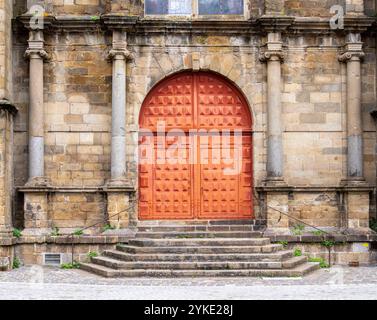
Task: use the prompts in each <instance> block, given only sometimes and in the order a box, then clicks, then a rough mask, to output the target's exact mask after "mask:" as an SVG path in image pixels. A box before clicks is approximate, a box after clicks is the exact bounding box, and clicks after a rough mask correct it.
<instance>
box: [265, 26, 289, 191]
mask: <svg viewBox="0 0 377 320" xmlns="http://www.w3.org/2000/svg"><path fill="white" fill-rule="evenodd" d="M282 46H283V44H282V41H281V35H280V33H274V32H271V33H269V34H268V41H267V50H266V51H265V52H264V53H263V54H262V56H261V61H265V62H267V104H268V105H267V139H268V141H267V179H266V182H267V184H273V185H285V183H284V176H283V166H284V163H283V161H284V158H283V141H282V115H281V108H282V107H281V62H282V61H283V59H284V55H283V51H282Z"/></svg>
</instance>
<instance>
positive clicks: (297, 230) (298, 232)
mask: <svg viewBox="0 0 377 320" xmlns="http://www.w3.org/2000/svg"><path fill="white" fill-rule="evenodd" d="M304 230H305V226H304V225H303V224H300V223H298V224H295V225H294V226H293V227H292V233H293V234H294V235H295V236H301V235H302V233H303V232H304Z"/></svg>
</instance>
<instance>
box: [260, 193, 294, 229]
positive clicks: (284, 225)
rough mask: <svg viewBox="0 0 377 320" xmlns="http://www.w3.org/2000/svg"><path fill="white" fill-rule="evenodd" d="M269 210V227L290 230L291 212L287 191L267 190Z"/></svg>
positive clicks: (266, 199) (266, 198) (266, 197)
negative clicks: (289, 216)
mask: <svg viewBox="0 0 377 320" xmlns="http://www.w3.org/2000/svg"><path fill="white" fill-rule="evenodd" d="M265 201H266V202H265V203H266V211H267V229H271V230H275V231H276V230H277V229H279V230H281V232H282V233H285V232H286V231H287V230H288V231H289V218H288V216H286V215H285V214H284V213H288V212H289V206H288V193H287V192H267V193H266V196H265Z"/></svg>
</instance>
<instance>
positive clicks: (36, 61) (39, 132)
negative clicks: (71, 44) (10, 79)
mask: <svg viewBox="0 0 377 320" xmlns="http://www.w3.org/2000/svg"><path fill="white" fill-rule="evenodd" d="M29 101H30V103H29V179H32V178H36V177H43V176H44V106H43V59H42V57H41V56H40V55H39V54H38V53H33V54H31V55H30V75H29Z"/></svg>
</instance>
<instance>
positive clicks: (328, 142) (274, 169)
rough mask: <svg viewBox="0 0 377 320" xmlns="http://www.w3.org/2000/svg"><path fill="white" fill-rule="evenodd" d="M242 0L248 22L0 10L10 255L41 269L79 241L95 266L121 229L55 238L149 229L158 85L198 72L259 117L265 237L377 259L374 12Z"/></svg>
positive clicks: (258, 177) (61, 8) (6, 3)
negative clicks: (152, 99)
mask: <svg viewBox="0 0 377 320" xmlns="http://www.w3.org/2000/svg"><path fill="white" fill-rule="evenodd" d="M242 3H243V8H242V14H236V15H234V14H220V15H219V14H200V12H198V11H195V13H194V14H185V15H169V14H161V15H155V14H154V15H148V14H147V12H145V5H146V4H145V3H144V1H142V0H44V1H43V0H41V1H23V0H2V1H0V10H1V13H2V14H1V15H0V19H1V20H0V25H1V33H0V45H1V48H2V50H1V51H0V94H1V97H0V98H1V99H3V100H1V101H2V102H1V104H0V108H1V113H0V125H1V127H0V130H1V131H0V132H1V135H0V138H1V141H0V161H1V162H0V169H1V171H0V179H1V180H0V181H1V186H2V187H1V190H0V193H1V197H0V200H1V203H0V233H1V235H2V240H1V241H2V242H1V246H0V256H3V257H5V258H6V259H7V258H8V260H9V261H11V260H12V259H13V258H12V257H13V255H14V254H16V255H18V256H19V257H20V258H21V259H22V260H23V261H25V263H43V253H46V252H51V253H54V252H63V253H68V252H69V250H70V242H69V241H76V242H77V243H78V244H77V247H78V248H77V252H78V253H80V254H83V255H85V253H86V252H88V251H90V250H92V249H91V248H96V249H97V250H99V251H100V250H102V249H103V248H105V247H107V246H110V247H111V246H113V245H114V244H115V243H117V242H119V241H120V240H121V238H120V237H122V235H123V233H119V234H121V235H119V234H118V235H116V233H115V232H114V233H113V235H107V236H105V235H103V236H102V237H94V236H93V237H90V236H88V237H86V238H83V239H80V238H75V240H72V239H71V240H70V239H69V238H61V239H59V238H52V237H51V232H52V230H54V229H55V228H59V230H60V232H61V233H62V234H64V233H66V234H69V233H71V232H72V231H74V230H77V229H80V228H85V227H89V226H91V225H93V224H96V223H99V225H97V226H96V227H94V228H89V229H88V230H86V233H88V234H92V235H93V234H97V233H98V232H99V231H100V229H102V227H103V226H104V225H106V224H110V225H112V226H113V227H115V228H117V229H119V230H133V229H134V228H135V227H137V225H138V221H139V214H140V213H139V208H140V199H139V194H140V192H139V191H140V185H139V184H140V179H139V178H140V172H139V169H140V167H139V166H138V163H137V156H136V154H137V152H135V151H136V150H137V147H138V136H139V131H140V114H141V109H142V105H143V103H144V102H145V99H146V97H147V96H148V93H150V92H151V90H153V88H155V87H156V85H159V84H161V83H163V81H167V80H168V79H170V78H171V77H174V76H176V75H179V74H180V73H182V74H183V75H184V74H187V75H189V74H195V73H197V74H203V75H211V74H212V75H216V77H220V78H221V79H223V80H222V81H225V82H227V83H229V85H230V86H232V88H235V90H238V92H239V93H240V94H241V95H242V96H243V97H244V99H245V101H246V104H247V106H248V107H249V112H250V115H251V119H252V128H250V129H251V131H252V169H251V171H252V181H251V186H252V187H251V188H250V189H251V190H250V196H249V199H250V206H252V210H251V211H252V212H253V216H252V217H253V218H254V219H257V220H260V221H262V222H263V223H264V224H265V225H266V228H267V231H266V232H267V233H266V234H269V235H270V236H271V237H272V238H273V239H276V240H278V239H280V238H279V237H280V236H281V237H288V238H289V236H288V234H289V228H291V227H292V226H294V225H295V224H296V223H297V220H295V219H294V218H296V219H299V220H300V221H303V222H305V223H308V224H310V225H314V226H316V227H321V228H325V229H328V230H336V231H344V230H347V232H348V233H347V234H348V235H349V238H347V243H346V244H345V245H344V246H343V247H342V246H340V247H342V248H340V249H339V250H338V251H339V252H344V254H345V256H346V257H349V256H347V254H349V253H350V254H352V253H353V254H359V253H360V256H362V255H363V256H362V258H361V261H363V262H366V261H369V260H370V259H371V251H370V248H371V245H370V243H371V242H372V240H373V239H374V235H373V234H372V233H371V231H370V229H369V219H370V217H375V216H376V212H375V210H376V206H375V186H376V156H375V153H376V125H375V122H374V119H373V117H372V116H371V112H373V110H374V109H375V108H376V105H377V104H376V98H377V97H376V80H377V75H376V71H377V64H376V19H375V16H376V10H377V2H376V1H374V0H330V1H328V0H327V1H325V0H321V1H319V0H316V1H312V0H287V1H282V0H245V1H244V2H242ZM334 6H335V7H334ZM40 8H43V11H41V12H42V13H41V12H39V11H38V10H40ZM194 8H196V7H195V5H194ZM196 9H197V8H196ZM335 9H336V10H335ZM340 9H342V10H344V16H343V15H341V11H342V10H340ZM36 12H37V13H36ZM198 13H199V14H198ZM337 14H338V15H339V17H338V19H334V16H335V15H337ZM225 82H224V83H225ZM279 211H282V212H283V213H286V214H288V215H284V214H283V215H282V214H281V212H279ZM119 212H121V213H120V214H117V213H119ZM170 217H171V216H170ZM171 218H173V219H174V217H171ZM106 219H107V221H106ZM14 227H17V228H19V229H22V230H23V231H22V234H23V236H22V237H21V238H18V239H17V238H14V237H12V236H11V233H12V232H11V231H12V228H14ZM114 234H115V235H114ZM125 234H126V233H125ZM352 237H353V238H352ZM293 238H294V237H293ZM282 239H283V238H282ZM352 239H353V240H352ZM291 240H292V239H291ZM291 240H290V241H291ZM301 240H302V239H297V237H296V238H295V239H293V240H292V241H293V242H300V241H301ZM308 241H309V240H308ZM313 241H314V242H315V241H316V240H315V239H314V240H313V239H312V240H311V242H310V245H308V247H310V248H312V247H313V246H314V247H315V248H316V249H315V250H320V249H318V246H315V245H313ZM354 242H355V243H357V242H362V243H364V242H366V243H367V248H368V250H366V252H364V251H363V252H357V251H353V250H354V247H353V243H354ZM301 244H302V243H301ZM339 261H340V262H347V258H344V260H342V259H339Z"/></svg>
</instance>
